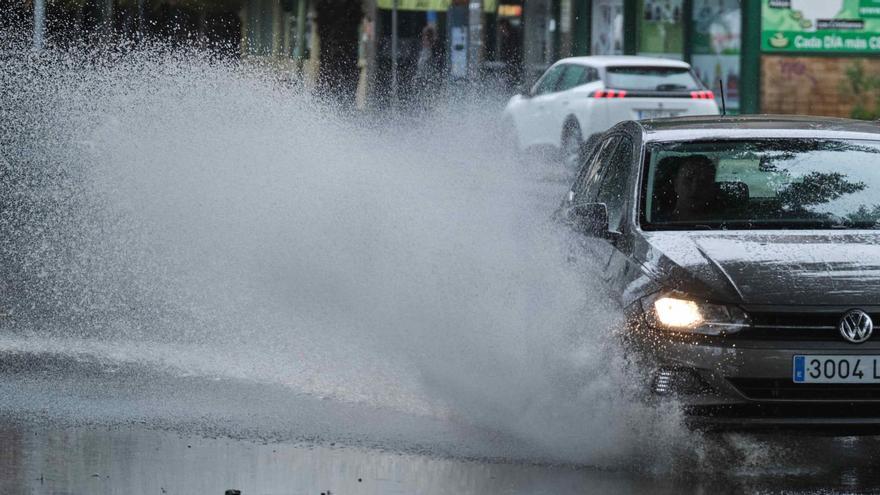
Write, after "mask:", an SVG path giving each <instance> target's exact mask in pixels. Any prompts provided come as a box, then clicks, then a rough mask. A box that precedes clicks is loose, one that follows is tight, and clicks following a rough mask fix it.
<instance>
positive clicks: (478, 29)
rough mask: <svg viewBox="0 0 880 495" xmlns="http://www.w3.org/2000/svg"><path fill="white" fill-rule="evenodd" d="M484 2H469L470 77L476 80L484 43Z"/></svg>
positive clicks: (479, 0)
mask: <svg viewBox="0 0 880 495" xmlns="http://www.w3.org/2000/svg"><path fill="white" fill-rule="evenodd" d="M482 16H483V2H482V0H470V2H468V45H467V65H468V79H470V80H471V82H475V81H476V80H477V79H478V78H479V75H480V55H481V53H482V45H483V29H482V28H483V17H482Z"/></svg>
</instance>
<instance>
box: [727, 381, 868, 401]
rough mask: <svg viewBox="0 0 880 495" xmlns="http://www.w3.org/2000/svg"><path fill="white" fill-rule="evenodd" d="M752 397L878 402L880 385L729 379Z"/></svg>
mask: <svg viewBox="0 0 880 495" xmlns="http://www.w3.org/2000/svg"><path fill="white" fill-rule="evenodd" d="M728 381H729V382H730V383H731V384H732V385H733V386H734V387H736V389H737V390H739V391H740V393H742V394H743V395H744V396H746V397H747V398H749V399H752V400H807V401H861V400H876V401H880V384H845V383H841V384H836V383H794V382H793V381H792V380H790V379H778V378H729V379H728Z"/></svg>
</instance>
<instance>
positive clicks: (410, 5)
mask: <svg viewBox="0 0 880 495" xmlns="http://www.w3.org/2000/svg"><path fill="white" fill-rule="evenodd" d="M392 2H393V0H377V2H376V5H377V6H378V7H379V8H380V9H386V10H391V8H392V5H391V4H392ZM451 3H452V0H397V10H420V11H428V10H435V11H438V12H446V11H447V10H449V4H451ZM496 3H497V0H483V12H486V13H489V14H494V13H495V6H496Z"/></svg>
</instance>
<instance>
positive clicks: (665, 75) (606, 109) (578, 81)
mask: <svg viewBox="0 0 880 495" xmlns="http://www.w3.org/2000/svg"><path fill="white" fill-rule="evenodd" d="M718 113H719V112H718V105H717V104H716V103H715V96H714V95H713V93H712V92H711V91H709V90H707V89H706V88H705V86H703V84H702V83H701V82H700V80H699V79H697V77H696V76H694V74H693V72H691V67H690V65H688V64H686V63H685V62H680V61H677V60H668V59H661V58H649V57H631V56H616V57H572V58H566V59H562V60H560V61H558V62H556V63H555V64H553V65H552V66H551V67H550V68H549V69H547V71H546V72H545V73H544V75H542V76H541V78H540V79H538V82H536V83H535V85H534V86H532V88H531V90H530V91H529V93H528V94H526V95H517V96H514V97H513V98H511V99H510V101H509V102H508V103H507V107H506V108H505V109H504V114H503V117H504V123H505V124H506V125H505V128H506V130H505V132H509V133H511V136H510V137H511V138H514V137H515V138H516V145H517V147H518V148H519V150H521V151H522V150H527V149H533V148H542V147H543V148H546V147H552V148H555V149H556V150H558V151H559V152H560V154H561V156H562V158H563V161H564V162H565V163H566V164H567V165H569V166H571V167H576V166H577V165H578V162H579V160H580V158H581V154H582V150H583V148H584V146H583V145H584V142H585V141H586V140H587V139H589V138H590V137H591V136H593V135H595V134H598V133H600V132H603V131H605V130H607V129H609V128H610V127H611V126H613V125H614V124H617V123H618V122H622V121H624V120H641V119H653V118H660V117H674V116H678V115H718Z"/></svg>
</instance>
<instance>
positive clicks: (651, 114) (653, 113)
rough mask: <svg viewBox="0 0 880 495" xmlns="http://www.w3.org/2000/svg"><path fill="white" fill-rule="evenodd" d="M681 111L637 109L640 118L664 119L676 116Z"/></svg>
mask: <svg viewBox="0 0 880 495" xmlns="http://www.w3.org/2000/svg"><path fill="white" fill-rule="evenodd" d="M679 113H681V112H678V111H675V110H636V115H637V116H638V119H639V120H643V119H662V118H664V117H675V116H676V115H678V114H679Z"/></svg>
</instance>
